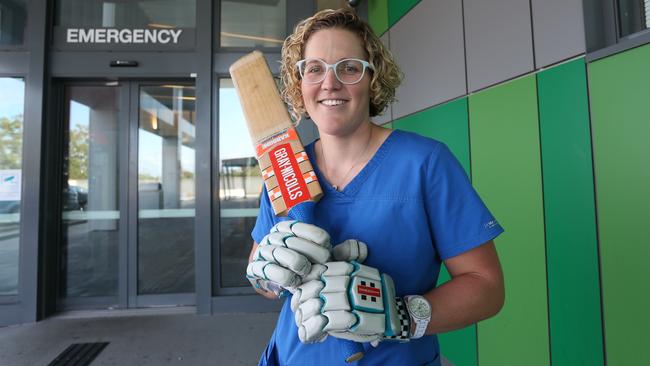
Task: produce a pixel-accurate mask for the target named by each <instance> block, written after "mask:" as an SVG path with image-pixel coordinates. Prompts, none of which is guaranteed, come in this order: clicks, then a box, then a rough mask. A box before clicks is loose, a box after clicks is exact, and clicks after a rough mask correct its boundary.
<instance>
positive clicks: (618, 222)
mask: <svg viewBox="0 0 650 366" xmlns="http://www.w3.org/2000/svg"><path fill="white" fill-rule="evenodd" d="M648 65H650V45H646V46H643V47H638V48H635V49H632V50H630V51H627V52H624V53H620V54H617V55H614V56H610V57H607V58H605V59H602V60H598V61H596V62H593V63H591V64H590V65H589V94H590V98H591V118H592V134H593V146H594V169H595V173H596V197H597V210H598V230H599V238H600V258H601V277H602V279H601V281H602V292H603V317H604V319H605V344H606V347H607V350H606V351H607V363H608V364H609V365H650V347H648V345H650V333H649V332H648V326H649V325H650V321H648V319H649V317H650V315H648V309H650V281H648V278H649V274H648V273H649V272H648V268H650V265H649V264H648V263H649V261H650V245H649V243H650V239H649V238H648V237H649V235H648V219H649V218H650V214H649V212H650V210H649V209H648V207H650V162H649V161H650V123H649V121H650V98H649V95H650V93H649V91H648V90H649V86H650V73H649V72H648Z"/></svg>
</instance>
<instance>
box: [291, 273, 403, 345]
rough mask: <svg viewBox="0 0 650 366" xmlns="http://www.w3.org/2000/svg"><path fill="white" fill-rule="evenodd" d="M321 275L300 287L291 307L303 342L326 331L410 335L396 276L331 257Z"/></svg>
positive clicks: (367, 337)
mask: <svg viewBox="0 0 650 366" xmlns="http://www.w3.org/2000/svg"><path fill="white" fill-rule="evenodd" d="M325 266H326V267H327V269H326V270H325V272H324V273H323V274H322V275H321V277H320V278H319V279H315V280H312V281H309V282H306V283H304V284H303V285H301V286H300V287H298V288H297V289H296V291H295V293H294V295H293V298H292V299H291V309H292V310H293V312H294V315H295V321H296V325H297V326H298V328H299V329H298V336H299V338H300V340H301V341H302V342H304V343H313V342H319V341H322V340H324V339H325V338H326V337H327V335H332V336H334V337H337V338H343V339H348V340H352V341H356V342H372V343H373V344H374V345H376V344H377V343H378V342H379V341H381V340H386V339H391V340H398V341H406V340H408V337H409V334H408V332H409V322H410V318H409V315H408V312H407V311H406V308H405V306H404V305H403V301H402V299H401V298H398V297H396V296H395V285H394V284H393V280H392V278H391V277H390V276H389V275H387V274H385V273H379V271H378V270H377V269H376V268H373V267H370V266H365V265H363V264H359V263H357V262H329V263H325Z"/></svg>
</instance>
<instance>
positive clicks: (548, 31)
mask: <svg viewBox="0 0 650 366" xmlns="http://www.w3.org/2000/svg"><path fill="white" fill-rule="evenodd" d="M532 13H533V35H534V44H535V64H536V66H537V68H540V67H545V66H548V65H550V64H553V63H556V62H558V61H561V60H565V59H567V58H570V57H572V56H576V55H579V54H582V53H584V52H585V31H584V20H583V15H582V0H532Z"/></svg>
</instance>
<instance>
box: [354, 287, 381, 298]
mask: <svg viewBox="0 0 650 366" xmlns="http://www.w3.org/2000/svg"><path fill="white" fill-rule="evenodd" d="M357 292H358V293H359V295H368V296H374V297H381V291H380V290H379V289H378V288H376V287H370V286H364V285H358V286H357Z"/></svg>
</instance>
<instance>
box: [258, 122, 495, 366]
mask: <svg viewBox="0 0 650 366" xmlns="http://www.w3.org/2000/svg"><path fill="white" fill-rule="evenodd" d="M305 150H306V151H307V154H308V155H309V158H310V159H311V161H312V163H313V165H314V170H315V172H316V175H317V176H318V179H319V181H320V183H321V186H322V188H323V191H324V196H323V198H321V200H320V201H319V202H318V203H316V205H315V211H314V222H313V223H314V224H316V225H318V226H320V227H321V228H323V229H325V230H326V231H328V232H329V233H330V236H331V238H332V244H334V245H335V244H337V243H340V242H343V241H344V240H346V239H359V240H361V241H364V242H365V243H366V244H367V245H368V258H367V259H366V261H365V262H364V264H367V265H369V266H372V267H376V268H378V269H379V270H380V271H381V272H385V273H388V274H389V275H390V276H392V277H393V280H394V281H395V287H396V291H397V295H398V296H405V295H413V294H424V293H426V292H428V291H429V290H431V289H432V288H434V287H435V285H436V282H437V280H438V274H439V272H440V265H441V263H442V261H443V260H445V259H447V258H451V257H454V256H456V255H459V254H461V253H464V252H466V251H468V250H470V249H472V248H475V247H477V246H479V245H481V244H483V243H485V242H487V241H489V240H491V239H494V238H495V237H496V236H498V235H499V234H500V233H501V232H503V229H502V228H501V226H500V225H499V224H498V223H497V221H496V220H495V218H494V217H493V216H492V214H491V213H490V212H489V211H488V209H487V208H486V207H485V205H484V203H483V202H482V201H481V199H480V197H479V196H478V194H477V193H476V191H475V190H474V189H473V187H472V185H471V183H470V181H469V179H468V177H467V175H466V174H465V171H464V170H463V168H462V166H461V165H460V164H459V163H458V161H457V160H456V158H455V157H454V156H453V154H452V153H451V152H450V151H449V149H448V148H447V146H445V145H444V144H443V143H441V142H439V141H436V140H433V139H429V138H425V137H422V136H419V135H416V134H414V133H410V132H404V131H400V130H395V131H393V132H392V133H391V134H390V135H389V136H388V138H387V139H386V141H384V143H383V144H382V145H381V146H380V147H379V149H378V150H377V152H376V153H375V155H374V156H373V157H372V159H371V160H370V161H369V162H368V163H367V164H366V166H365V167H364V168H363V169H362V170H361V172H359V174H358V175H357V176H356V177H355V178H354V179H353V180H352V181H351V182H350V183H349V184H348V185H347V186H345V188H344V189H343V190H342V191H341V192H339V191H336V190H335V189H333V188H332V187H331V186H330V185H329V184H328V183H327V182H326V180H325V179H324V177H323V176H322V174H321V172H320V171H319V170H318V166H316V164H315V158H314V156H315V155H314V144H313V143H312V144H310V145H308V146H306V148H305ZM260 206H261V207H260V213H259V216H258V218H257V223H256V224H255V227H254V228H253V232H252V237H253V240H255V241H256V242H258V243H259V242H261V240H262V238H263V237H264V236H265V235H266V234H268V232H269V230H270V229H271V227H272V226H273V225H275V224H276V223H277V222H279V221H281V220H287V219H288V218H286V217H284V218H281V217H276V216H275V215H274V214H273V210H272V208H271V205H270V203H269V198H268V195H267V194H266V190H265V189H263V196H262V199H261V204H260ZM289 305H290V299H289V300H285V303H284V306H283V308H282V311H281V313H280V317H279V319H278V323H277V326H276V329H275V332H274V333H273V336H272V338H271V341H270V343H269V346H268V347H267V349H266V351H265V353H264V355H263V356H262V360H261V361H260V363H261V364H264V359H265V358H267V357H268V358H269V359H270V360H271V361H272V360H275V362H276V364H279V365H351V364H346V363H345V362H344V360H343V354H342V350H341V349H340V348H339V345H338V342H336V341H335V340H333V339H332V338H333V337H328V338H327V339H326V340H325V341H324V342H322V343H316V344H302V343H301V342H300V340H299V339H298V333H297V327H296V325H295V323H294V316H293V312H292V311H291V308H290V306H289ZM364 347H365V348H366V349H367V352H366V356H365V357H364V358H363V359H361V360H360V361H358V362H357V363H353V364H352V365H438V364H439V363H440V356H439V347H438V340H437V337H436V336H435V335H432V336H425V337H422V338H420V339H417V340H412V341H410V342H407V343H391V342H381V343H380V344H379V346H378V347H376V348H374V347H371V346H370V345H369V344H365V345H364ZM271 361H270V362H269V364H274V363H272V362H271Z"/></svg>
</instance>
